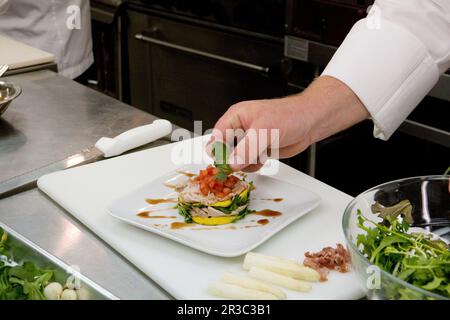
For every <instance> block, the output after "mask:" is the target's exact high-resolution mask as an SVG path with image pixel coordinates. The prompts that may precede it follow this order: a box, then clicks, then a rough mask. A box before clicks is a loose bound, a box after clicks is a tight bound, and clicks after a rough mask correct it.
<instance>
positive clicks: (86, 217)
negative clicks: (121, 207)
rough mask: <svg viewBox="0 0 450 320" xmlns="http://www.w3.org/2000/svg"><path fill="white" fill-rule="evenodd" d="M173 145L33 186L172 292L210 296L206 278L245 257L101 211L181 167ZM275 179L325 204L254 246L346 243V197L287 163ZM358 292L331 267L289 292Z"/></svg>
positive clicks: (321, 295) (295, 254)
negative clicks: (201, 248)
mask: <svg viewBox="0 0 450 320" xmlns="http://www.w3.org/2000/svg"><path fill="white" fill-rule="evenodd" d="M197 139H201V138H197ZM180 143H181V144H183V143H188V142H187V141H183V142H180ZM177 145H178V144H171V145H166V146H162V147H158V148H154V149H150V150H145V151H141V152H137V153H134V154H130V155H125V156H121V157H118V158H114V159H111V160H106V161H102V162H98V163H95V164H90V165H86V166H83V167H78V168H74V169H70V170H66V171H63V172H57V173H54V174H50V175H47V176H44V177H43V178H41V179H40V180H39V182H38V185H39V188H41V190H43V191H44V192H46V193H47V194H48V195H49V196H50V197H51V198H52V199H54V200H55V201H56V202H57V203H58V204H60V205H61V206H62V207H63V208H65V209H66V210H67V211H69V212H70V213H71V214H72V215H74V216H75V217H76V218H77V219H79V220H80V221H81V222H82V223H84V224H85V225H86V226H87V227H88V228H90V229H91V230H92V231H93V232H95V233H96V234H97V235H98V236H99V237H100V238H102V239H103V240H105V241H106V242H107V243H108V244H110V245H111V246H112V247H113V248H114V249H116V250H117V251H118V252H119V253H121V254H122V255H123V256H124V257H126V258H127V259H129V260H130V261H131V262H132V263H133V264H134V265H136V266H137V267H138V268H139V269H141V270H142V271H143V272H144V273H146V274H147V275H148V276H149V277H151V278H152V279H153V280H154V281H156V282H157V283H158V284H159V285H160V286H162V287H163V288H164V289H165V290H167V291H168V292H169V293H170V294H171V295H173V296H174V297H175V298H178V299H211V298H213V297H211V296H210V295H208V294H207V292H206V288H207V286H208V284H209V283H212V282H215V281H216V280H217V279H218V278H219V277H220V276H221V275H222V274H223V272H225V271H228V270H231V271H233V270H234V271H236V272H241V271H240V270H241V264H242V260H243V258H242V257H236V258H220V257H215V256H211V255H209V254H206V253H202V252H198V251H196V250H194V249H191V248H188V247H186V246H184V245H181V244H178V243H176V242H174V241H171V240H168V239H165V238H162V237H160V236H158V235H155V234H151V233H149V232H147V231H145V230H141V229H138V228H136V227H133V226H130V225H128V224H126V223H124V222H122V221H119V220H117V219H115V218H113V217H111V216H110V215H108V213H107V212H106V207H107V206H108V205H109V204H110V203H111V201H113V200H114V199H117V198H119V197H121V196H123V195H124V194H126V193H128V192H129V191H130V190H133V189H136V188H137V187H139V186H140V185H143V184H145V183H147V182H149V181H151V180H153V179H156V178H158V177H159V176H161V175H162V174H164V173H167V172H170V171H173V170H175V169H176V168H177V167H178V166H179V165H176V164H174V163H173V162H172V161H170V159H171V152H172V149H173V148H174V147H175V146H177ZM275 178H277V179H280V180H282V181H287V182H290V183H293V184H296V185H299V186H301V187H303V188H305V189H309V190H311V191H313V192H315V193H317V194H319V195H320V196H321V197H322V203H321V205H320V206H319V207H318V208H316V209H314V210H313V211H312V212H310V213H309V214H308V215H306V216H304V217H301V218H300V219H298V220H297V221H296V222H294V223H292V224H291V225H289V226H288V227H286V228H285V229H284V230H283V231H282V232H280V233H279V234H277V235H276V236H274V237H273V238H271V239H270V241H268V242H266V243H264V244H263V245H261V246H259V247H258V248H256V249H255V251H257V252H261V253H266V254H269V255H275V256H281V257H285V258H291V259H295V260H299V259H303V254H304V253H305V252H306V251H318V250H320V249H321V248H322V247H324V246H328V245H335V244H336V243H337V242H341V243H343V242H344V237H343V233H342V230H341V217H342V213H343V211H344V208H345V206H346V205H347V203H348V202H349V201H350V200H351V197H350V196H348V195H346V194H344V193H342V192H340V191H338V190H336V189H333V188H332V187H330V186H328V185H326V184H324V183H321V182H320V181H317V180H316V179H314V178H312V177H309V176H307V175H305V174H303V173H301V172H299V171H297V170H295V169H293V168H290V167H288V166H286V165H284V164H280V170H279V172H278V174H277V175H276V176H275ZM362 295H363V293H362V290H361V288H360V287H359V283H358V281H357V279H356V275H355V274H353V273H347V274H339V273H336V272H332V273H331V274H330V276H329V280H328V282H325V283H316V284H315V285H314V286H313V289H312V291H311V292H309V293H294V292H288V298H290V299H356V298H360V297H362Z"/></svg>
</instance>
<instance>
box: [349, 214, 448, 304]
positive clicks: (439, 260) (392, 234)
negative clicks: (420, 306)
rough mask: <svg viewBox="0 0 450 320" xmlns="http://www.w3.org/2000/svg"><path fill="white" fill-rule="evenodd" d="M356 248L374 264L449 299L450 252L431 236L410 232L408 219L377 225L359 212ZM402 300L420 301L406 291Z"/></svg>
mask: <svg viewBox="0 0 450 320" xmlns="http://www.w3.org/2000/svg"><path fill="white" fill-rule="evenodd" d="M357 215H358V227H359V228H360V229H361V230H364V231H365V233H364V234H359V235H358V236H357V239H356V240H357V242H356V244H357V246H358V248H360V250H361V252H362V253H363V254H364V255H365V256H366V257H367V258H368V259H369V261H370V262H371V263H373V264H374V265H377V266H378V267H380V268H381V269H383V270H385V271H387V272H389V273H391V274H392V275H394V276H396V277H398V278H400V279H402V280H404V281H406V282H408V283H410V284H412V285H414V286H417V287H419V288H422V289H425V290H428V291H431V292H434V293H437V294H440V295H442V296H445V297H449V298H450V248H449V246H448V245H447V244H446V243H444V242H443V241H441V240H435V239H433V238H432V236H431V235H430V234H426V233H412V232H408V230H409V227H410V225H409V223H408V222H406V221H405V220H406V219H397V218H391V217H389V216H388V217H386V219H387V220H388V221H387V222H388V223H386V221H383V223H376V222H374V221H372V220H369V219H367V218H366V217H364V216H363V215H362V213H361V211H360V210H358V212H357ZM396 294H397V295H398V296H397V297H395V298H400V299H417V293H416V292H413V291H411V290H407V288H403V289H401V290H398V292H397V293H396Z"/></svg>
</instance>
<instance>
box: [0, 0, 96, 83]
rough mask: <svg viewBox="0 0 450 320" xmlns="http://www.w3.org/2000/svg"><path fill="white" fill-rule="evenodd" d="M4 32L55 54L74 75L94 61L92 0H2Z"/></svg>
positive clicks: (0, 11) (0, 15)
mask: <svg viewBox="0 0 450 320" xmlns="http://www.w3.org/2000/svg"><path fill="white" fill-rule="evenodd" d="M0 34H4V35H6V36H9V37H10V38H14V39H16V40H18V41H21V42H24V43H26V44H28V45H30V46H33V47H35V48H39V49H41V50H44V51H47V52H50V53H52V54H54V55H55V58H56V62H57V64H58V70H59V73H60V74H62V75H64V76H66V77H69V78H72V79H73V78H76V77H78V76H79V75H81V74H82V73H83V72H84V71H85V70H86V69H87V68H88V67H89V66H90V65H91V64H92V63H93V61H94V57H93V53H92V38H91V19H90V8H89V0H0Z"/></svg>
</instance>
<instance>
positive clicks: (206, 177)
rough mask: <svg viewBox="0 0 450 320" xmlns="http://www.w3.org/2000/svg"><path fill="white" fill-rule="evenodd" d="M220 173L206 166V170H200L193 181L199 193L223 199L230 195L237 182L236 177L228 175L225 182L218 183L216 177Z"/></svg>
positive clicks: (212, 167)
mask: <svg viewBox="0 0 450 320" xmlns="http://www.w3.org/2000/svg"><path fill="white" fill-rule="evenodd" d="M219 172H220V170H219V169H217V168H216V167H214V166H211V165H210V166H208V167H207V168H206V169H203V170H200V173H199V174H198V176H197V177H195V179H194V181H196V182H197V183H199V185H200V192H201V193H202V194H204V195H208V193H210V192H212V193H214V194H215V195H216V196H218V197H225V196H226V195H228V194H230V192H231V190H232V189H233V187H234V185H235V184H236V183H237V182H238V181H239V178H237V177H236V176H233V175H230V176H228V177H227V180H225V181H220V180H217V179H216V175H217V174H218V173H219Z"/></svg>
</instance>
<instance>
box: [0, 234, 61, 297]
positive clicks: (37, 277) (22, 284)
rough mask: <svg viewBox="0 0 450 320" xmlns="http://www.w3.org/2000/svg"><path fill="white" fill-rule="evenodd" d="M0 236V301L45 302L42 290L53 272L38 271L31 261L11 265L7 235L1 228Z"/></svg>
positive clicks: (52, 276) (52, 275)
mask: <svg viewBox="0 0 450 320" xmlns="http://www.w3.org/2000/svg"><path fill="white" fill-rule="evenodd" d="M0 234H1V237H0V300H45V296H44V288H45V286H46V285H47V284H48V283H49V282H50V280H52V279H53V278H54V271H53V270H45V269H40V268H38V267H37V266H36V265H35V264H34V263H33V262H31V261H24V262H23V263H21V264H16V263H11V261H10V259H11V258H12V257H11V253H10V248H9V246H8V234H7V233H6V231H4V230H2V229H1V228H0ZM7 262H8V263H7Z"/></svg>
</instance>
